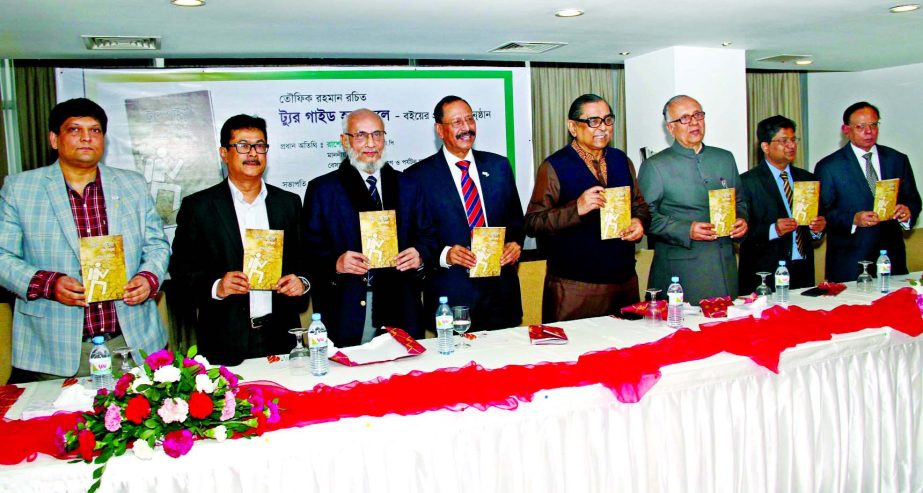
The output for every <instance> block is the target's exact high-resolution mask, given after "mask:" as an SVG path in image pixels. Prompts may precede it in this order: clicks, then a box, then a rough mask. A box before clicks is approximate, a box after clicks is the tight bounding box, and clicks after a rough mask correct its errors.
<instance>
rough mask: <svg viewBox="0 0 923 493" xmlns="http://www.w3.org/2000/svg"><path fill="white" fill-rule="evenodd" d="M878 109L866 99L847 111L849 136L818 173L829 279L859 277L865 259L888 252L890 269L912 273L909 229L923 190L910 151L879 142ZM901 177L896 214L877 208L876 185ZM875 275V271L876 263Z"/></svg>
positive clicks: (816, 169)
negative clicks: (885, 214)
mask: <svg viewBox="0 0 923 493" xmlns="http://www.w3.org/2000/svg"><path fill="white" fill-rule="evenodd" d="M879 117H880V115H879V112H878V108H876V107H875V106H873V105H871V104H869V103H867V102H865V101H862V102H859V103H855V104H852V105H850V106H849V107H848V108H846V111H844V112H843V126H842V127H841V130H842V132H843V135H845V136H846V138H847V139H848V140H849V143H847V144H846V145H845V146H843V147H842V148H840V149H839V150H838V151H836V152H834V153H833V154H830V155H829V156H827V157H825V158H823V159H821V160H820V162H818V163H817V166H815V167H814V172H815V174H817V177H818V178H819V179H820V199H821V205H822V206H823V207H824V209H825V210H826V215H827V219H828V220H829V224H828V226H829V227H828V228H827V235H828V238H827V262H826V275H827V279H829V280H831V281H836V282H845V281H854V280H856V277H858V276H859V273H860V272H861V271H862V269H861V267H860V266H859V263H858V262H859V261H860V260H870V261H872V262H874V261H875V259H877V258H878V251H879V250H887V251H888V256H889V257H890V258H891V273H892V274H906V273H907V255H906V253H905V251H904V235H903V232H904V231H905V230H909V229H911V228H912V227H913V225H914V223H915V222H916V221H917V218H918V217H919V216H920V193H919V192H918V191H917V183H916V181H915V180H914V177H913V169H911V167H910V160H909V159H908V158H907V155H906V154H903V153H901V152H899V151H896V150H894V149H892V148H890V147H885V146H882V145H878V144H877V142H878V127H879V126H880V125H881V122H880V121H879ZM895 178H897V179H899V180H900V183H899V186H898V193H897V205H896V207H895V208H894V214H893V215H892V216H891V217H879V216H878V214H877V213H875V212H874V209H873V203H874V200H875V188H876V183H877V182H878V181H879V180H889V179H895ZM869 273H870V274H874V273H875V265H874V264H873V265H872V266H871V270H870V272H869Z"/></svg>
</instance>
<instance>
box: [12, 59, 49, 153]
mask: <svg viewBox="0 0 923 493" xmlns="http://www.w3.org/2000/svg"><path fill="white" fill-rule="evenodd" d="M14 75H15V78H16V112H17V115H18V117H19V118H18V119H19V146H20V151H21V152H22V160H21V162H22V170H23V171H26V170H30V169H35V168H40V167H42V166H46V165H49V164H51V163H53V162H54V160H55V159H56V158H57V155H56V154H55V153H54V151H53V149H51V147H49V146H48V115H49V113H51V108H53V107H54V105H55V103H56V102H57V90H56V88H55V82H54V68H53V67H19V66H14Z"/></svg>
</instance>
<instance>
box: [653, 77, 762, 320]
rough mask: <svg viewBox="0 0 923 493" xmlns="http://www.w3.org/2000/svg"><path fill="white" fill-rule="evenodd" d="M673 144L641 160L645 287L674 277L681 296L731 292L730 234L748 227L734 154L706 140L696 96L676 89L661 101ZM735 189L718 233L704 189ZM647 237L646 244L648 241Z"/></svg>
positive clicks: (696, 298)
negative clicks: (733, 213)
mask: <svg viewBox="0 0 923 493" xmlns="http://www.w3.org/2000/svg"><path fill="white" fill-rule="evenodd" d="M663 118H664V122H665V126H666V128H667V131H668V132H670V135H672V136H673V139H674V142H673V145H671V146H670V147H668V148H666V149H664V150H663V151H660V152H658V153H657V154H655V155H653V156H651V157H650V158H649V159H648V160H647V161H645V162H644V163H643V164H641V169H640V171H639V172H638V182H639V183H640V185H641V193H642V194H644V198H645V199H646V200H647V203H648V205H649V206H650V209H651V226H650V228H648V231H647V234H648V240H649V242H650V243H653V244H654V245H653V248H654V260H653V262H652V263H651V274H650V277H649V278H648V283H647V284H648V288H657V289H660V290H661V291H662V292H666V290H667V287H668V286H669V285H670V277H671V276H679V280H680V283H681V284H682V285H683V291H684V294H685V298H686V300H688V301H690V302H692V303H696V304H697V303H698V302H699V301H700V300H702V299H703V298H710V297H714V296H736V295H737V259H736V258H735V257H734V245H733V243H732V241H733V240H737V239H740V238H741V237H743V236H744V234H746V232H747V221H746V219H747V206H746V201H745V197H744V193H743V191H742V190H741V189H740V186H739V183H740V176H739V175H738V172H737V164H736V163H735V162H734V156H733V155H732V154H731V153H730V152H728V151H726V150H724V149H719V148H717V147H711V146H707V145H705V144H704V143H703V142H702V141H703V139H704V138H705V112H704V111H703V110H702V105H700V104H699V102H698V101H696V100H695V99H693V98H691V97H689V96H685V95H679V96H674V97H672V98H670V100H669V101H667V103H666V104H665V105H664V107H663ZM719 188H735V189H736V190H737V193H736V199H737V203H736V209H737V220H736V221H735V222H734V223H733V225H732V226H731V235H730V237H727V236H723V237H718V235H717V234H716V231H715V225H714V224H712V223H711V222H710V216H709V208H708V191H709V190H715V189H719ZM650 243H649V244H648V247H650V246H651V245H650Z"/></svg>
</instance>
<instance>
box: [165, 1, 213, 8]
mask: <svg viewBox="0 0 923 493" xmlns="http://www.w3.org/2000/svg"><path fill="white" fill-rule="evenodd" d="M170 3H172V4H173V5H176V6H177V7H201V6H203V5H205V0H170Z"/></svg>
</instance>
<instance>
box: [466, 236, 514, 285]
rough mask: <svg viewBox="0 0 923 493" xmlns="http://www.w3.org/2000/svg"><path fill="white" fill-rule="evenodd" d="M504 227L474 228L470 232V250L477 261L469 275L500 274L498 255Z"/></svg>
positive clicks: (500, 251) (490, 275) (501, 245)
mask: <svg viewBox="0 0 923 493" xmlns="http://www.w3.org/2000/svg"><path fill="white" fill-rule="evenodd" d="M505 238H506V228H474V231H472V232H471V251H472V252H474V256H475V257H477V263H476V264H474V267H473V268H472V269H471V271H470V272H469V273H468V275H469V277H494V276H499V275H500V257H502V256H503V243H504V239H505Z"/></svg>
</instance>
